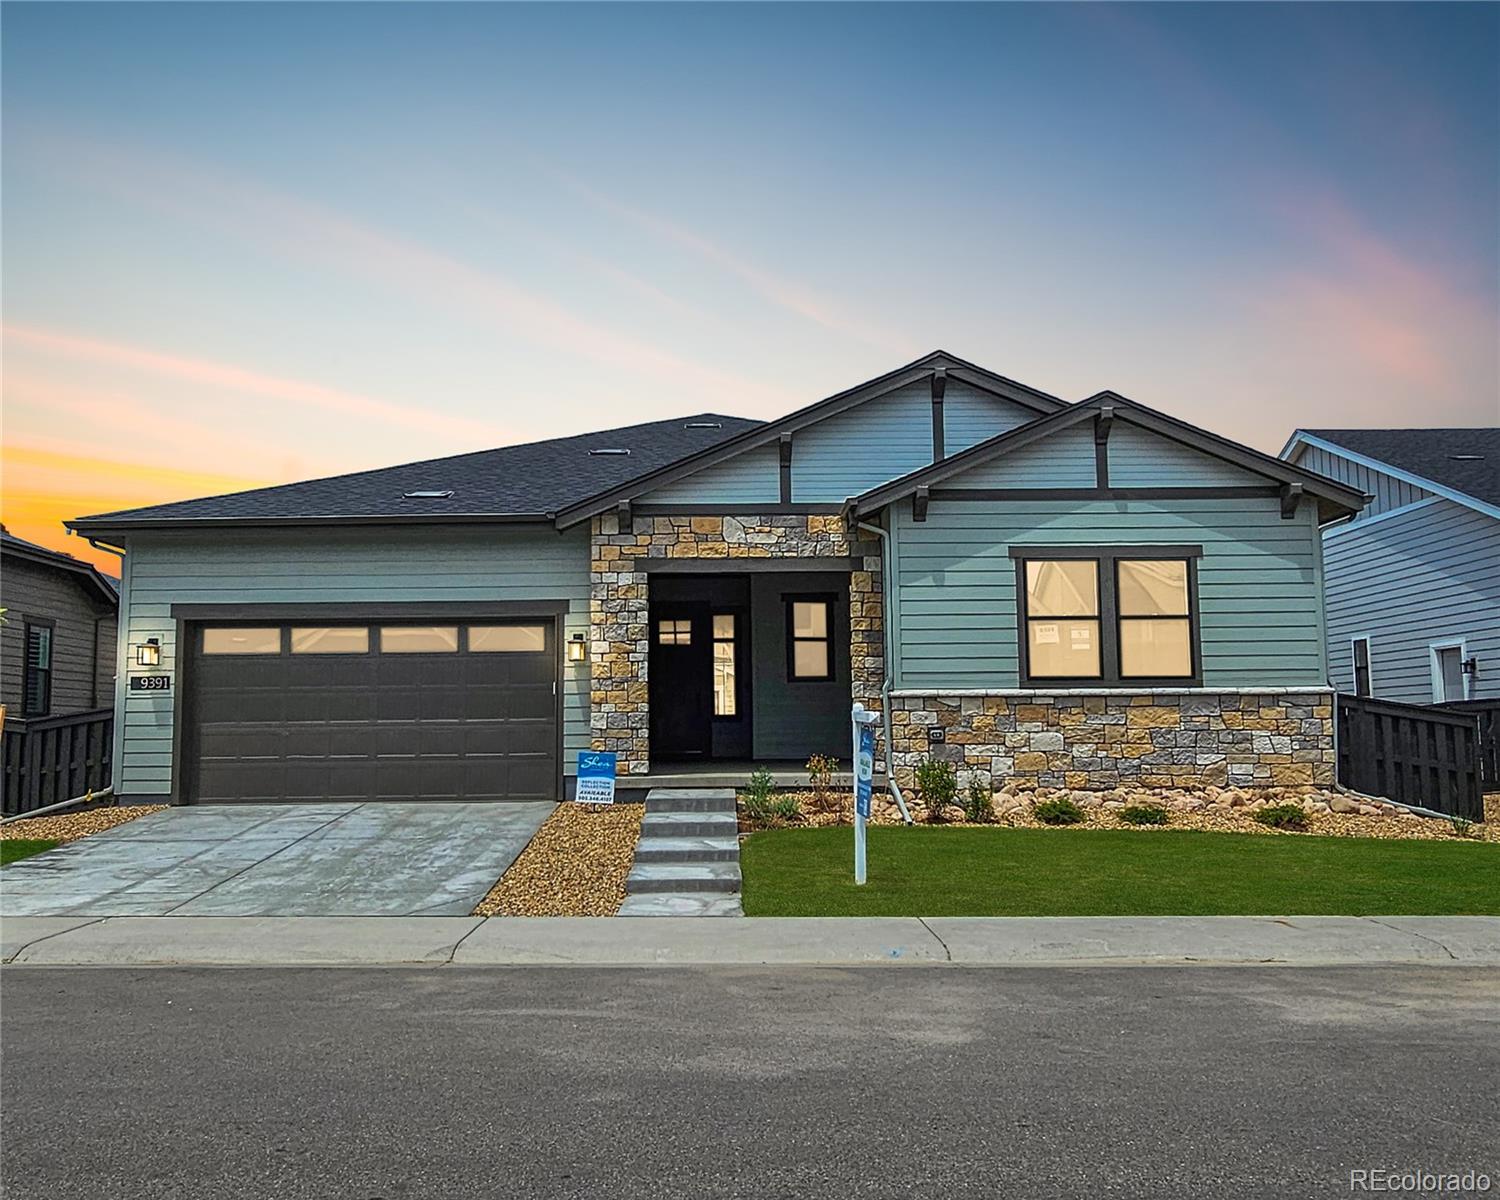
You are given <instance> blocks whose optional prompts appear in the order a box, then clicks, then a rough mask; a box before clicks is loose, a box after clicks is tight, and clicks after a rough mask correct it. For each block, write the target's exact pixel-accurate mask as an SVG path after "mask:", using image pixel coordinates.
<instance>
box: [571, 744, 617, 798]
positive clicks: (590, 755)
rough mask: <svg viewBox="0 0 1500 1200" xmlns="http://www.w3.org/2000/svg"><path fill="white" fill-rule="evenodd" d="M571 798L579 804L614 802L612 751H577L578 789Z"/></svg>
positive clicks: (613, 757) (613, 762)
mask: <svg viewBox="0 0 1500 1200" xmlns="http://www.w3.org/2000/svg"><path fill="white" fill-rule="evenodd" d="M573 799H574V800H576V801H577V802H578V803H579V804H613V803H614V802H615V756H614V753H613V752H612V751H606V750H583V751H580V752H579V755H578V790H577V791H576V792H575V793H574V794H573Z"/></svg>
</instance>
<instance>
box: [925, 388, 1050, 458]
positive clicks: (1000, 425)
mask: <svg viewBox="0 0 1500 1200" xmlns="http://www.w3.org/2000/svg"><path fill="white" fill-rule="evenodd" d="M1036 419H1037V414H1036V413H1034V412H1032V411H1031V410H1030V409H1029V408H1023V407H1022V406H1021V405H1019V404H1017V403H1016V402H1015V401H1013V400H1004V399H1001V398H1000V397H999V396H992V395H990V394H989V393H988V392H981V391H980V390H979V389H978V388H976V387H973V386H972V385H970V384H967V383H963V382H962V381H960V380H957V379H950V380H948V385H947V387H946V389H945V390H944V392H943V453H944V454H950V455H951V454H957V453H958V452H959V451H960V450H967V449H968V448H969V447H970V446H975V445H978V444H979V443H980V442H983V441H988V440H989V439H990V438H992V437H995V436H996V435H998V434H1002V433H1007V432H1009V431H1010V430H1012V429H1016V428H1018V427H1019V426H1021V425H1028V424H1030V423H1031V422H1032V421H1034V420H1036Z"/></svg>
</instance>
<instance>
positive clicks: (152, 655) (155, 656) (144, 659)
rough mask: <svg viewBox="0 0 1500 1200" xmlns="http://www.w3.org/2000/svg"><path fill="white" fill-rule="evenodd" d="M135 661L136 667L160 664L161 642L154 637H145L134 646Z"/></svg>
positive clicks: (157, 665)
mask: <svg viewBox="0 0 1500 1200" xmlns="http://www.w3.org/2000/svg"><path fill="white" fill-rule="evenodd" d="M135 662H136V666H138V667H159V666H161V642H160V641H158V640H157V639H156V638H147V639H146V640H145V642H143V643H142V644H141V645H139V646H137V647H136V648H135Z"/></svg>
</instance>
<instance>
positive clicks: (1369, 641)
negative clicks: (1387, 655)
mask: <svg viewBox="0 0 1500 1200" xmlns="http://www.w3.org/2000/svg"><path fill="white" fill-rule="evenodd" d="M1355 642H1363V643H1364V644H1365V654H1366V655H1367V656H1368V657H1369V660H1370V695H1369V699H1371V700H1373V699H1375V696H1376V691H1375V639H1374V638H1373V637H1371V636H1370V635H1369V634H1368V633H1355V634H1351V635H1350V637H1349V690H1350V691H1351V692H1353V693H1354V695H1356V696H1357V695H1359V659H1357V658H1356V657H1355V655H1354V643H1355Z"/></svg>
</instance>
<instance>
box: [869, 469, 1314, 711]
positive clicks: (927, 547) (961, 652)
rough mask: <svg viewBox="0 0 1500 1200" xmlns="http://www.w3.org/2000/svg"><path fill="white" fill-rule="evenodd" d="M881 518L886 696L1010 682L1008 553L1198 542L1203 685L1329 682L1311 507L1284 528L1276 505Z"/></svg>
mask: <svg viewBox="0 0 1500 1200" xmlns="http://www.w3.org/2000/svg"><path fill="white" fill-rule="evenodd" d="M1049 440H1050V439H1049ZM1007 457H1009V456H1007ZM1000 461H1003V460H1000ZM967 478H968V476H967V475H966V476H965V479H966V480H967ZM892 511H893V513H894V522H893V524H894V537H893V542H894V546H893V556H894V571H895V576H896V579H897V595H896V598H895V605H894V609H895V622H896V624H895V630H894V640H895V644H896V662H897V673H896V686H897V687H902V688H913V689H922V688H932V689H942V688H981V689H982V688H1013V687H1016V686H1018V684H1019V636H1020V635H1019V631H1018V629H1017V612H1016V571H1015V564H1014V562H1013V560H1012V559H1011V557H1010V547H1011V546H1019V545H1028V544H1029V545H1070V546H1071V545H1077V546H1097V545H1104V546H1108V545H1148V544H1153V543H1154V544H1161V545H1201V546H1202V547H1203V557H1202V559H1200V560H1199V564H1198V596H1199V611H1200V630H1201V633H1200V636H1201V642H1202V652H1203V686H1204V687H1206V688H1252V687H1304V686H1308V687H1311V686H1321V685H1324V684H1325V683H1326V680H1327V669H1326V665H1325V660H1324V649H1323V626H1322V607H1321V603H1320V599H1319V582H1320V558H1319V535H1318V528H1317V523H1316V521H1317V518H1316V506H1315V505H1314V504H1313V503H1311V502H1309V501H1304V502H1303V503H1302V504H1301V505H1300V507H1299V509H1298V512H1297V514H1296V516H1295V517H1294V518H1293V519H1291V520H1282V518H1281V511H1280V505H1279V503H1278V501H1277V500H1276V499H1275V498H1273V497H1267V498H1264V499H1213V498H1207V497H1205V498H1202V499H1186V500H1128V501H1127V500H1098V501H1077V500H1071V501H1070V500H1041V499H1038V500H965V501H956V500H934V501H933V502H932V504H931V506H930V507H929V509H928V512H927V519H926V520H925V521H922V522H917V521H914V520H913V518H912V510H911V504H910V503H909V502H902V503H900V504H897V505H895V506H893V509H892Z"/></svg>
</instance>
